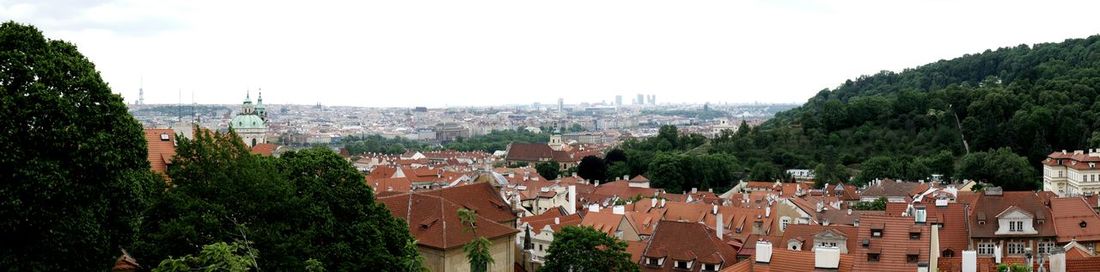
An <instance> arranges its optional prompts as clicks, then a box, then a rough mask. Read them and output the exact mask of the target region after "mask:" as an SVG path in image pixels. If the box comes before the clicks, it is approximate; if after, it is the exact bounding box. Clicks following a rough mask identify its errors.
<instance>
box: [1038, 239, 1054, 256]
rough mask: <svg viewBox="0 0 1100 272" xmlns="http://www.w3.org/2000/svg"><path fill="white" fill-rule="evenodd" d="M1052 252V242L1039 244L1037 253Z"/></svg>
mask: <svg viewBox="0 0 1100 272" xmlns="http://www.w3.org/2000/svg"><path fill="white" fill-rule="evenodd" d="M1053 250H1054V242H1050V241H1044V242H1039V253H1050V252H1051V251H1053Z"/></svg>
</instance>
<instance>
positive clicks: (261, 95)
mask: <svg viewBox="0 0 1100 272" xmlns="http://www.w3.org/2000/svg"><path fill="white" fill-rule="evenodd" d="M263 103H264V89H260V91H259V94H258V95H256V104H260V105H262V104H263Z"/></svg>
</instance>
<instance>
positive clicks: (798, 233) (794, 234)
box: [778, 224, 859, 252]
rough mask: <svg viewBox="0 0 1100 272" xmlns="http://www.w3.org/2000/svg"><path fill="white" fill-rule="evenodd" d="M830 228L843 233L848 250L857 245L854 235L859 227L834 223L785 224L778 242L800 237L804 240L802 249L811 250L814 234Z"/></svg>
mask: <svg viewBox="0 0 1100 272" xmlns="http://www.w3.org/2000/svg"><path fill="white" fill-rule="evenodd" d="M830 230H831V231H834V232H836V233H840V234H841V235H843V236H844V237H846V238H847V239H846V242H847V243H846V245H847V247H848V252H855V248H857V247H859V242H858V241H859V240H858V239H856V238H857V237H856V236H857V235H856V232H858V231H859V228H857V227H853V226H836V225H832V226H822V225H801V224H791V225H787V230H786V231H784V232H783V238H780V239H779V243H780V245H786V244H787V241H790V240H791V239H802V240H803V241H804V243H803V248H802V249H803V251H812V250H813V245H814V236H815V235H817V234H819V233H822V232H825V231H830ZM783 248H784V247H783V246H780V247H778V249H782V250H785V249H783Z"/></svg>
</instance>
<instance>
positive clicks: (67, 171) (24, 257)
mask: <svg viewBox="0 0 1100 272" xmlns="http://www.w3.org/2000/svg"><path fill="white" fill-rule="evenodd" d="M143 135H144V133H143V132H142V128H141V125H140V124H139V123H138V122H137V121H136V120H134V118H133V117H132V116H131V115H130V114H129V113H128V112H127V110H126V105H125V104H124V103H123V101H122V98H121V97H119V96H118V95H116V94H114V93H111V89H110V88H109V87H108V86H107V83H106V82H103V79H102V78H100V76H99V72H97V71H96V70H95V66H94V65H93V64H92V62H91V61H89V60H88V59H87V58H85V57H84V55H82V54H80V52H79V51H77V49H76V46H74V45H72V44H70V43H68V42H65V41H60V40H48V39H46V38H45V37H44V36H43V35H42V32H41V31H39V30H38V29H36V28H35V27H32V26H27V25H22V24H18V23H15V22H6V23H3V24H2V25H0V149H2V150H4V151H3V152H0V180H3V185H0V218H2V219H0V241H2V242H0V244H3V246H0V267H3V268H4V269H5V270H8V269H10V270H21V271H84V270H105V269H107V268H109V266H110V265H111V262H110V260H113V259H114V258H115V257H117V256H118V255H119V254H120V251H119V248H123V247H125V248H129V247H130V244H131V243H132V242H133V238H134V233H135V231H136V229H135V226H137V225H138V224H139V223H140V222H141V218H142V217H141V211H143V210H145V209H146V208H147V206H148V203H149V201H150V199H149V198H150V196H151V195H152V194H153V193H154V192H156V191H157V190H160V189H161V188H160V187H162V186H163V184H164V181H163V180H162V179H161V178H160V177H159V176H158V175H156V174H153V173H152V172H150V170H149V162H148V161H147V160H146V157H147V151H146V143H145V139H144V136H143Z"/></svg>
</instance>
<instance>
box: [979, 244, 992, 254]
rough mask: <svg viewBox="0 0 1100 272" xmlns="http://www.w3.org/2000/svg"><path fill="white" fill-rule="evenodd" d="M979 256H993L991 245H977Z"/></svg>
mask: <svg viewBox="0 0 1100 272" xmlns="http://www.w3.org/2000/svg"><path fill="white" fill-rule="evenodd" d="M978 254H979V255H993V243H988V242H985V243H978Z"/></svg>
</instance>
